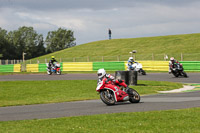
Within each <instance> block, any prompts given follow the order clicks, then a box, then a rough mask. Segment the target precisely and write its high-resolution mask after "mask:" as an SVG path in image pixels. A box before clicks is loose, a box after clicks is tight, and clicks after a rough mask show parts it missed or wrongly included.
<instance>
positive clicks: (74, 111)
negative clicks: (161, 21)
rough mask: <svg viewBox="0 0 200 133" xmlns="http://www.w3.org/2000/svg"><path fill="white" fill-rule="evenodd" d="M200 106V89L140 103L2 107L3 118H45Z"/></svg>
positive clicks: (145, 99)
mask: <svg viewBox="0 0 200 133" xmlns="http://www.w3.org/2000/svg"><path fill="white" fill-rule="evenodd" d="M191 107H200V91H198V92H197V91H196V92H188V93H176V94H158V95H150V96H142V97H141V102H140V103H137V104H131V103H129V102H127V103H121V104H118V105H115V106H107V105H105V104H104V103H103V102H102V101H101V100H86V101H77V102H65V103H54V104H39V105H27V106H15V107H1V108H0V121H9V120H25V119H44V118H57V117H68V116H80V115H93V114H107V113H119V112H142V111H153V110H169V109H184V108H191Z"/></svg>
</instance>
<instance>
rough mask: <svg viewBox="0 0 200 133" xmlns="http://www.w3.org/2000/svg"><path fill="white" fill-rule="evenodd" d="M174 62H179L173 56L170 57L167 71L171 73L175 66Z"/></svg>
mask: <svg viewBox="0 0 200 133" xmlns="http://www.w3.org/2000/svg"><path fill="white" fill-rule="evenodd" d="M175 63H179V62H178V61H177V60H175V59H174V57H171V58H170V61H169V73H171V72H172V70H173V69H174V68H175Z"/></svg>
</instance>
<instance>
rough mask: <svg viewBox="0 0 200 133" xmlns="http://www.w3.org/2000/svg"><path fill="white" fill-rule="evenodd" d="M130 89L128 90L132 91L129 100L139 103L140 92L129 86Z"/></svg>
mask: <svg viewBox="0 0 200 133" xmlns="http://www.w3.org/2000/svg"><path fill="white" fill-rule="evenodd" d="M130 89H131V90H130V92H131V93H132V95H130V96H129V101H130V102H131V103H139V102H140V94H139V93H138V92H137V91H136V90H134V89H132V88H130Z"/></svg>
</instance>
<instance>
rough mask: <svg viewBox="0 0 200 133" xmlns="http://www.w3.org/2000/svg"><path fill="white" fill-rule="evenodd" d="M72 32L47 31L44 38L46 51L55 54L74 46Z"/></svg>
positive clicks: (64, 30)
mask: <svg viewBox="0 0 200 133" xmlns="http://www.w3.org/2000/svg"><path fill="white" fill-rule="evenodd" d="M75 40H76V39H75V38H74V32H73V31H71V30H67V29H62V28H58V30H57V31H49V32H48V35H47V37H46V40H45V42H46V45H47V51H49V52H55V51H58V50H62V49H65V48H69V47H73V46H75V45H76V43H75V42H74V41H75Z"/></svg>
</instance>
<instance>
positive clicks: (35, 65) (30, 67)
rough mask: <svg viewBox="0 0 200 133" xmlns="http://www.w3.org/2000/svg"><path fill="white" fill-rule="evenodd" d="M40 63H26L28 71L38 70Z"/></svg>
mask: <svg viewBox="0 0 200 133" xmlns="http://www.w3.org/2000/svg"><path fill="white" fill-rule="evenodd" d="M38 66H39V64H26V71H27V72H38Z"/></svg>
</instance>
